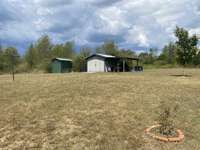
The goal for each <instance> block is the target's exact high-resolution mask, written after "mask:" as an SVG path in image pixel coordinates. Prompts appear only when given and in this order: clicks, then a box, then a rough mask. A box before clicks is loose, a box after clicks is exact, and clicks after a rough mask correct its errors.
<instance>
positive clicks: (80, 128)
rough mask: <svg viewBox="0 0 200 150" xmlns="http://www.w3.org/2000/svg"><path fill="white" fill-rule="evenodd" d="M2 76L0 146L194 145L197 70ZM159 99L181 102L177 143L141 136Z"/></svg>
mask: <svg viewBox="0 0 200 150" xmlns="http://www.w3.org/2000/svg"><path fill="white" fill-rule="evenodd" d="M181 73H182V70H181V69H163V70H162V69H159V70H158V69H157V70H145V72H143V73H119V74H118V73H116V74H115V73H113V74H110V73H105V74H87V73H71V74H63V75H55V74H21V75H17V76H16V81H15V82H12V78H11V76H10V75H1V76H0V149H1V150H4V149H5V150H7V149H19V150H23V149H28V150H29V149H43V150H51V149H59V150H60V149H61V150H62V149H63V150H129V149H130V150H136V149H138V150H140V149H141V150H199V149H200V70H195V69H188V70H186V73H188V74H190V75H191V77H179V76H176V75H178V74H181ZM161 101H166V102H169V103H175V104H178V105H179V109H178V112H177V118H174V119H175V122H176V124H177V126H178V127H179V128H180V129H182V130H183V131H184V134H185V137H186V138H185V140H184V142H182V143H171V144H167V143H163V142H158V141H155V140H153V139H151V138H150V137H148V136H146V135H145V133H144V130H145V129H146V128H147V127H149V126H151V125H153V124H155V123H156V122H155V120H156V118H157V116H158V106H159V105H160V102H161Z"/></svg>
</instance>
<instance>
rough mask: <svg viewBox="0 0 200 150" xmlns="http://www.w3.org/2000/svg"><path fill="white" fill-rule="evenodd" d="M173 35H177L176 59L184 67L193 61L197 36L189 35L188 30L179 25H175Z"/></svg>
mask: <svg viewBox="0 0 200 150" xmlns="http://www.w3.org/2000/svg"><path fill="white" fill-rule="evenodd" d="M175 36H176V37H177V41H176V44H177V56H178V59H177V61H178V63H180V64H181V65H183V66H184V67H185V66H186V65H187V64H191V63H192V62H193V59H194V57H195V56H196V54H197V50H198V49H197V44H198V38H197V36H196V35H193V36H191V37H189V33H188V31H187V30H185V29H184V28H179V27H176V30H175Z"/></svg>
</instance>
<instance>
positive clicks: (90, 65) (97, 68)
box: [87, 59, 105, 72]
mask: <svg viewBox="0 0 200 150" xmlns="http://www.w3.org/2000/svg"><path fill="white" fill-rule="evenodd" d="M104 65H105V63H104V60H100V59H91V60H88V62H87V71H88V72H104Z"/></svg>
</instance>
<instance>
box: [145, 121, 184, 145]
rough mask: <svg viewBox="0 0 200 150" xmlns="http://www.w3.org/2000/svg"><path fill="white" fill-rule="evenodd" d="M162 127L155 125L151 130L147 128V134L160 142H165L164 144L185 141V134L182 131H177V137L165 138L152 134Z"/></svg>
mask: <svg viewBox="0 0 200 150" xmlns="http://www.w3.org/2000/svg"><path fill="white" fill-rule="evenodd" d="M160 126H161V125H159V124H158V125H153V126H151V127H149V128H147V129H146V130H145V132H146V134H147V135H149V136H151V137H153V138H154V139H156V140H159V141H163V142H182V141H183V140H184V137H185V136H184V134H183V132H182V131H181V130H179V129H178V130H176V132H177V134H178V136H177V137H164V136H158V135H155V134H153V133H151V131H152V130H153V129H155V128H158V127H160Z"/></svg>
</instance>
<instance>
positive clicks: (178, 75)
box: [170, 74, 192, 77]
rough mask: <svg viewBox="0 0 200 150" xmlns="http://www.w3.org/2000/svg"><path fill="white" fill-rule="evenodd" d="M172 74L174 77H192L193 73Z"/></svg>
mask: <svg viewBox="0 0 200 150" xmlns="http://www.w3.org/2000/svg"><path fill="white" fill-rule="evenodd" d="M170 76H172V77H192V75H188V74H186V75H183V74H172V75H170Z"/></svg>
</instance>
